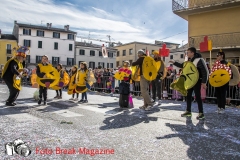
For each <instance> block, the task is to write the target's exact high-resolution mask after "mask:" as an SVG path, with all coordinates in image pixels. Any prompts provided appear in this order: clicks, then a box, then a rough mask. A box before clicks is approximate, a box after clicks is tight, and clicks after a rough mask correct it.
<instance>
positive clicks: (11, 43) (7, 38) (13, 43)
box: [0, 30, 17, 69]
mask: <svg viewBox="0 0 240 160" xmlns="http://www.w3.org/2000/svg"><path fill="white" fill-rule="evenodd" d="M14 47H17V39H16V37H15V36H14V35H11V34H1V30H0V69H3V67H4V64H5V63H6V62H7V60H9V59H10V58H11V57H12V56H13V53H12V49H13V48H14Z"/></svg>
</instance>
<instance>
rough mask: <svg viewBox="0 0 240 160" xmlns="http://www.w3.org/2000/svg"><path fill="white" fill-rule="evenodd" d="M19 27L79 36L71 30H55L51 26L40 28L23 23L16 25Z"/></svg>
mask: <svg viewBox="0 0 240 160" xmlns="http://www.w3.org/2000/svg"><path fill="white" fill-rule="evenodd" d="M15 24H16V25H18V26H19V27H24V28H33V29H41V30H49V31H57V32H65V33H73V34H77V32H74V31H71V30H66V29H65V28H63V29H61V28H53V27H51V26H39V25H32V24H23V23H15Z"/></svg>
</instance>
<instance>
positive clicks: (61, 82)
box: [52, 70, 70, 90]
mask: <svg viewBox="0 0 240 160" xmlns="http://www.w3.org/2000/svg"><path fill="white" fill-rule="evenodd" d="M60 72H63V78H62V79H59V80H58V83H57V85H55V86H53V87H52V89H54V90H59V89H62V87H63V86H66V85H68V83H69V81H70V77H69V75H68V74H67V72H66V71H62V70H61V71H60ZM60 72H59V75H60Z"/></svg>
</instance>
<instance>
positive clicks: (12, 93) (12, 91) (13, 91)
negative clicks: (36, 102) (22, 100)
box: [4, 80, 20, 103]
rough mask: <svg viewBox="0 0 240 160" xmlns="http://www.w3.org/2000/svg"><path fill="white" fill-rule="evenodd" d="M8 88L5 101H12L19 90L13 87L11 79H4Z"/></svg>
mask: <svg viewBox="0 0 240 160" xmlns="http://www.w3.org/2000/svg"><path fill="white" fill-rule="evenodd" d="M4 81H5V83H6V85H7V87H8V89H9V97H8V99H7V103H13V102H14V101H16V99H17V97H18V95H19V92H20V90H18V89H16V88H14V87H13V81H12V82H11V81H8V80H4Z"/></svg>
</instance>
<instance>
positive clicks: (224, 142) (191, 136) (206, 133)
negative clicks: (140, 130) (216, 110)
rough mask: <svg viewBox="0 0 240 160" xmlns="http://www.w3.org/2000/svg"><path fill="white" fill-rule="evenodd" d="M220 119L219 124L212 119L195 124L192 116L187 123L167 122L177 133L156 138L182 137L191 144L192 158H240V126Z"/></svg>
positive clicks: (188, 151)
mask: <svg viewBox="0 0 240 160" xmlns="http://www.w3.org/2000/svg"><path fill="white" fill-rule="evenodd" d="M219 120H221V121H220V123H218V125H216V124H214V122H212V121H199V122H198V123H197V125H196V126H195V125H194V124H193V123H192V120H191V118H187V119H186V125H180V124H170V123H166V126H168V127H170V128H171V130H172V131H173V132H175V133H173V134H169V135H165V136H163V137H156V138H157V139H159V140H161V139H169V138H175V137H178V138H180V139H181V140H182V141H183V142H184V143H185V144H186V145H188V146H189V149H188V150H187V155H188V157H189V158H190V159H218V160H220V159H240V152H239V149H240V148H239V146H240V140H239V138H240V134H239V127H236V126H235V125H233V124H230V123H229V122H224V121H225V120H224V118H223V117H221V119H219ZM238 120H240V118H238ZM210 122H211V123H210Z"/></svg>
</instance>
